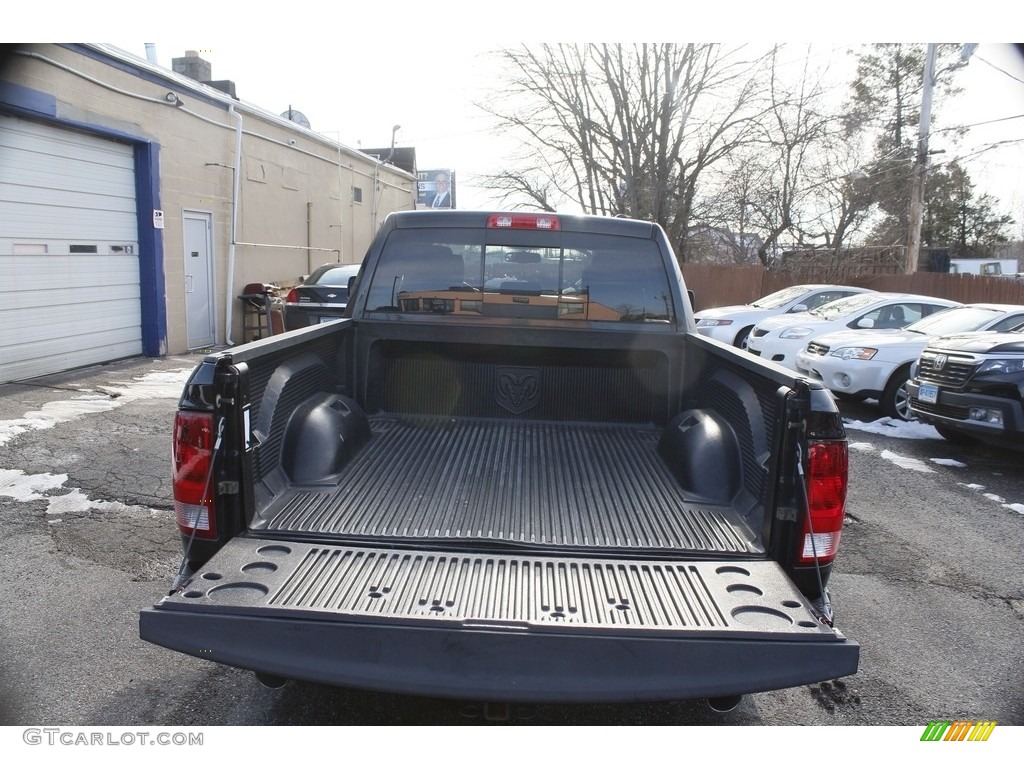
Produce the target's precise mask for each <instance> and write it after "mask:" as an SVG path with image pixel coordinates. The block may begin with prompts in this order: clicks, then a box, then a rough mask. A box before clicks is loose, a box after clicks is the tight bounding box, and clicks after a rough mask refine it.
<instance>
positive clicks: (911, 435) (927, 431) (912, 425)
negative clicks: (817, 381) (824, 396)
mask: <svg viewBox="0 0 1024 768" xmlns="http://www.w3.org/2000/svg"><path fill="white" fill-rule="evenodd" d="M843 425H844V426H845V427H846V428H847V429H856V430H858V431H859V432H871V433H872V434H875V435H885V436H886V437H896V438H901V439H904V440H941V439H942V436H941V435H939V433H938V432H936V431H935V427H933V426H932V425H931V424H924V423H922V422H920V421H901V420H900V419H893V418H890V417H888V416H886V417H884V418H881V419H878V420H877V421H867V422H865V421H847V420H845V419H844V420H843Z"/></svg>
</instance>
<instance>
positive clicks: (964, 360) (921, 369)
mask: <svg viewBox="0 0 1024 768" xmlns="http://www.w3.org/2000/svg"><path fill="white" fill-rule="evenodd" d="M940 362H941V363H942V365H939V363H940ZM975 365H976V363H975V361H974V360H973V359H972V358H969V357H954V356H953V355H945V354H943V353H941V352H931V351H929V350H925V351H924V352H922V353H921V359H920V361H919V362H918V366H917V377H918V378H919V379H920V380H921V381H928V382H932V383H934V384H942V385H944V386H947V387H962V386H963V385H964V382H965V381H967V379H968V378H969V377H970V375H971V373H972V372H973V371H974V367H975Z"/></svg>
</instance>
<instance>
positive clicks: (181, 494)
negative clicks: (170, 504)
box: [173, 411, 217, 539]
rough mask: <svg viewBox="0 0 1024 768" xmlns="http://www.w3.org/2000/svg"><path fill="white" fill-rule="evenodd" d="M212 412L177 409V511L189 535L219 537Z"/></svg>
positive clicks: (174, 471) (175, 507) (180, 526)
mask: <svg viewBox="0 0 1024 768" xmlns="http://www.w3.org/2000/svg"><path fill="white" fill-rule="evenodd" d="M213 443H214V429H213V414H209V413H200V412H196V411H178V413H177V415H176V416H175V417H174V443H173V482H174V512H175V516H176V517H177V519H178V528H180V529H181V531H182V533H184V534H185V535H187V536H191V535H193V531H194V533H195V536H196V537H198V538H204V539H215V538H217V520H216V516H215V515H214V510H213V483H212V480H211V470H212V462H213Z"/></svg>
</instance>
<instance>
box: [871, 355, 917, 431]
mask: <svg viewBox="0 0 1024 768" xmlns="http://www.w3.org/2000/svg"><path fill="white" fill-rule="evenodd" d="M909 378H910V366H909V365H904V366H901V367H900V368H898V369H896V373H894V374H893V375H892V377H891V378H890V379H889V383H888V384H886V385H885V391H884V392H883V393H882V399H881V402H880V403H879V405H881V406H882V413H884V414H885V415H886V416H890V417H892V418H894V419H901V420H902V421H913V420H914V418H915V417H914V414H912V413H911V412H910V390H908V389H907V379H909Z"/></svg>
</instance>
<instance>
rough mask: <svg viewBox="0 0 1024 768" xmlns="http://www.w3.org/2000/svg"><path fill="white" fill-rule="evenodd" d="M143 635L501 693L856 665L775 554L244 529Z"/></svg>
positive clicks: (652, 686) (604, 692)
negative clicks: (430, 545) (734, 556)
mask: <svg viewBox="0 0 1024 768" xmlns="http://www.w3.org/2000/svg"><path fill="white" fill-rule="evenodd" d="M140 634H141V637H142V639H144V640H147V641H149V642H152V643H156V644H158V645H162V646H165V647H167V648H171V649H174V650H178V651H182V652H184V653H188V654H191V655H194V656H197V657H199V658H203V659H209V660H211V661H216V662H220V663H223V664H229V665H232V666H237V667H241V668H244V669H250V670H254V671H257V672H264V673H268V674H274V675H279V676H282V677H286V678H295V679H304V680H310V681H314V682H320V683H327V684H332V685H339V686H350V687H356V688H367V689H373V690H382V691H390V692H397V693H409V694H422V695H431V696H451V697H458V698H468V699H482V700H491V701H577V702H580V701H629V700H633V701H640V700H649V701H654V700H668V699H688V698H703V697H710V696H725V695H733V694H741V693H751V692H755V691H763V690H773V689H778V688H786V687H791V686H794V685H802V684H807V683H813V682H819V681H822V680H827V679H831V678H835V677H840V676H843V675H848V674H853V673H854V672H856V670H857V663H858V656H859V650H860V649H859V646H858V645H857V644H856V643H854V642H851V641H850V640H847V639H846V638H845V637H843V635H842V634H841V633H839V632H838V631H837V630H835V629H833V628H830V627H828V626H826V625H823V624H821V623H820V622H819V621H818V620H817V619H816V617H815V614H814V613H813V611H812V609H811V607H810V606H809V604H808V602H807V600H806V599H805V598H804V597H803V596H802V595H801V594H800V593H799V592H798V591H797V589H796V588H795V587H794V586H793V585H792V583H791V582H790V581H789V579H788V578H787V577H786V575H785V574H784V573H783V571H782V570H781V568H780V567H779V566H778V564H777V563H775V562H773V561H770V560H734V561H717V562H710V561H681V560H672V559H668V558H666V559H663V560H652V559H643V560H639V559H637V560H625V559H622V560H620V559H610V558H609V559H595V558H592V557H585V558H584V557H558V556H533V555H519V554H477V553H463V552H457V551H444V552H442V551H428V550H422V549H414V548H411V547H410V548H406V549H387V548H372V547H358V546H345V545H322V544H313V543H305V542H295V541H282V540H273V539H267V538H256V537H250V536H240V537H236V538H234V539H232V540H231V541H230V542H228V544H227V545H226V546H225V547H224V548H223V549H222V550H221V551H220V552H219V553H218V554H217V555H216V556H215V557H214V558H213V559H212V560H211V561H210V562H209V563H207V564H206V566H205V567H204V568H203V570H201V571H200V572H199V573H197V574H195V576H194V577H193V578H192V579H191V580H190V582H189V583H187V584H186V585H185V586H184V588H183V589H182V590H180V591H179V592H176V593H175V594H173V595H171V596H168V597H165V598H164V599H163V600H161V601H160V602H159V603H157V604H156V605H155V606H153V607H152V608H147V609H144V610H143V611H142V613H141V617H140Z"/></svg>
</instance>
